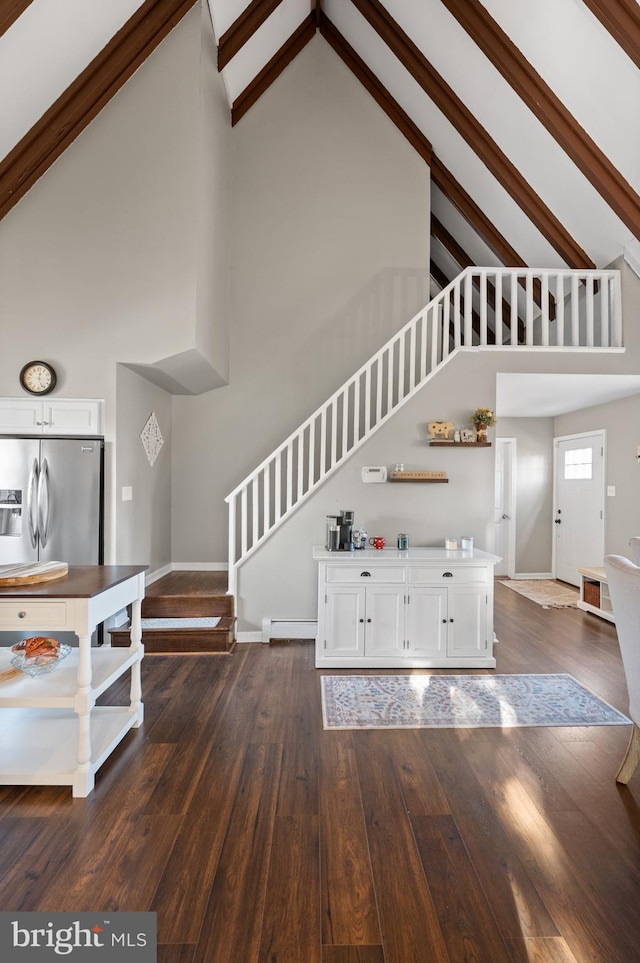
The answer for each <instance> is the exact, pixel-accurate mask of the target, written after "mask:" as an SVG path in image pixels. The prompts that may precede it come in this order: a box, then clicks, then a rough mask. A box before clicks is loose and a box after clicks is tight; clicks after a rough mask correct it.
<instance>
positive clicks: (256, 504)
mask: <svg viewBox="0 0 640 963" xmlns="http://www.w3.org/2000/svg"><path fill="white" fill-rule="evenodd" d="M621 347H622V319H621V296H620V274H619V272H618V271H569V270H530V269H524V270H523V269H520V268H475V267H473V268H467V269H466V270H464V271H463V272H462V273H461V274H460V275H459V276H458V277H457V278H455V279H454V280H453V281H452V282H451V283H450V284H447V285H446V286H445V287H444V288H443V289H442V290H441V291H440V293H439V294H438V295H437V296H436V297H435V298H433V299H432V300H431V301H430V302H429V303H428V304H427V305H425V307H424V308H423V309H422V310H421V311H420V312H418V314H417V315H416V316H415V317H414V318H412V319H411V321H409V322H408V323H407V324H406V325H405V326H404V327H403V328H402V329H401V330H400V331H399V332H398V333H397V334H396V335H394V336H393V337H392V338H391V339H390V340H389V341H388V342H387V343H386V344H385V345H384V346H383V347H382V348H381V349H380V350H379V351H378V352H377V353H376V354H375V355H374V356H373V357H372V358H370V359H369V361H367V362H366V363H365V364H364V365H362V367H361V368H360V369H359V370H358V371H357V372H356V373H355V374H354V375H353V376H352V377H351V378H350V379H349V380H348V381H347V382H345V384H344V385H342V387H341V388H339V389H338V390H337V391H336V392H334V394H332V395H331V397H330V398H329V399H328V400H327V401H326V402H325V403H324V404H323V405H321V406H320V408H318V409H317V410H316V411H315V412H314V413H313V414H312V415H311V416H310V417H309V418H307V420H306V421H305V422H303V424H302V425H301V426H300V427H299V428H298V429H297V430H296V431H294V432H293V433H292V434H291V435H290V436H289V437H288V438H287V439H286V440H285V441H284V442H282V444H281V445H280V446H279V447H278V448H277V449H276V450H275V451H274V452H273V453H272V454H271V455H269V457H268V458H266V459H265V460H264V461H263V462H262V463H261V464H260V465H258V467H257V468H256V469H255V470H254V471H253V472H252V473H251V474H250V475H248V476H247V477H246V478H245V479H243V480H242V481H241V482H240V483H239V484H238V485H237V486H236V487H235V488H234V490H233V491H232V492H230V494H229V495H227V498H226V501H227V503H228V505H229V549H228V555H229V583H228V591H229V593H230V594H231V595H233V594H234V592H235V588H236V573H237V570H238V568H239V566H241V565H242V564H243V563H244V562H245V561H246V560H247V559H248V558H250V556H251V555H252V554H253V553H254V552H256V551H257V550H258V548H259V547H260V546H261V545H262V544H263V543H264V541H265V540H266V539H267V538H269V537H270V536H271V535H272V534H273V532H274V531H276V530H277V529H278V528H279V527H280V526H281V525H282V524H283V523H284V522H285V521H286V519H287V518H288V517H289V516H290V515H291V514H292V512H294V511H296V509H297V508H299V507H300V505H302V504H303V502H304V501H305V500H306V499H307V498H308V497H309V496H310V495H311V494H312V493H313V492H315V491H316V489H317V488H318V487H319V486H320V485H322V484H323V483H324V482H325V481H326V480H327V478H329V477H330V476H331V475H332V474H333V473H334V472H335V471H336V470H337V469H338V468H339V467H340V466H341V465H342V464H344V462H345V461H346V459H347V458H349V457H350V456H351V455H353V454H354V453H355V452H356V451H357V450H358V448H360V446H361V445H363V444H364V443H365V442H366V441H367V440H368V439H369V438H370V437H371V435H372V434H373V433H374V432H375V431H377V430H378V428H380V427H381V426H382V425H383V424H385V422H386V421H387V420H388V419H389V418H390V417H392V415H393V414H394V413H395V412H396V411H397V410H398V409H399V408H400V407H401V406H402V405H404V404H405V403H406V402H407V401H409V399H410V398H412V397H413V396H414V395H415V394H416V392H417V391H419V390H420V389H421V388H422V387H423V386H424V385H425V384H426V383H427V381H429V380H430V379H431V378H433V377H434V376H435V375H436V374H437V372H438V371H439V370H440V369H441V368H442V367H443V365H445V364H446V363H447V362H448V361H449V360H450V359H451V358H452V357H453V356H454V355H455V354H456V353H457V352H458V351H465V350H496V349H500V350H506V351H522V350H536V351H589V350H597V351H598V352H603V351H608V350H612V349H613V350H619V349H620V348H621Z"/></svg>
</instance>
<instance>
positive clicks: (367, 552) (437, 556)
mask: <svg viewBox="0 0 640 963" xmlns="http://www.w3.org/2000/svg"><path fill="white" fill-rule="evenodd" d="M313 558H314V560H315V561H316V562H337V563H340V562H351V563H352V564H353V563H355V564H356V565H359V564H360V563H362V562H366V563H367V565H368V564H370V563H371V562H399V561H404V562H454V561H455V562H460V563H462V564H465V563H473V562H483V563H484V564H485V565H486V564H487V563H489V564H495V563H496V562H499V561H501V559H500V556H499V555H492V554H491V553H490V552H483V551H482V550H481V549H479V548H472V549H469V550H468V551H463V550H462V549H460V548H458V549H451V550H449V549H446V548H419V547H418V548H409V549H407V550H406V551H404V552H401V551H400V550H399V549H397V548H395V547H391V546H390V547H388V548H387V547H385V548H379V549H378V548H359V549H357V551H354V552H329V551H327V549H326V548H325V547H324V545H314V546H313Z"/></svg>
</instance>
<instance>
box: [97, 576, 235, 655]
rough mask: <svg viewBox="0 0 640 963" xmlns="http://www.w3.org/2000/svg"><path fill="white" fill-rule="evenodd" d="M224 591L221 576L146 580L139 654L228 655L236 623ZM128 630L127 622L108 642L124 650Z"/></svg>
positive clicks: (232, 608)
mask: <svg viewBox="0 0 640 963" xmlns="http://www.w3.org/2000/svg"><path fill="white" fill-rule="evenodd" d="M226 590H227V573H226V572H171V573H170V574H169V575H165V576H164V577H163V578H161V579H158V580H157V581H156V582H152V583H151V585H149V586H147V590H146V596H145V598H144V600H143V602H142V642H143V644H144V648H145V654H147V653H149V654H153V653H163V654H167V653H180V654H187V653H193V654H198V655H200V654H204V653H229V652H231V651H232V650H233V648H234V647H235V624H236V619H235V611H234V599H233V596H231V595H227V592H226ZM216 620H217V622H216V624H215V625H213V624H212V622H215V621H216ZM129 631H130V623H127V624H125V625H121V626H119V627H118V628H117V629H112V630H111V632H110V635H111V644H112V645H113V646H128V645H129V644H130V639H129Z"/></svg>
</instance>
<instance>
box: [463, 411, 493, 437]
mask: <svg viewBox="0 0 640 963" xmlns="http://www.w3.org/2000/svg"><path fill="white" fill-rule="evenodd" d="M469 421H470V422H471V424H472V425H473V427H474V428H475V430H476V436H477V437H476V440H477V441H479V442H486V440H487V428H491V427H492V426H493V425H495V423H496V419H495V415H494V413H493V412H492V411H491V410H490V409H489V408H476V410H475V411H474V412H473V414H472V415H471V418H470V419H469Z"/></svg>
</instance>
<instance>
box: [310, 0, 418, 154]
mask: <svg viewBox="0 0 640 963" xmlns="http://www.w3.org/2000/svg"><path fill="white" fill-rule="evenodd" d="M319 20H320V33H321V34H322V36H323V37H324V39H325V40H326V41H327V43H329V44H330V45H331V46H332V47H333V49H334V50H335V52H336V53H337V54H338V56H339V57H340V58H341V59H342V60H343V61H344V63H345V64H346V65H347V67H348V68H349V69H350V70H351V72H352V73H353V74H354V76H355V77H357V78H358V80H359V81H360V83H361V84H362V85H363V87H365V88H366V90H368V91H369V93H370V94H371V96H372V97H373V99H374V100H375V101H376V103H377V104H378V105H379V106H380V107H382V109H383V110H384V112H385V114H386V115H387V117H389V119H390V120H391V121H393V123H394V124H395V126H396V127H397V128H398V130H399V131H400V133H401V134H403V136H404V137H406V139H407V140H408V141H409V143H410V144H411V145H412V147H414V148H415V150H416V151H417V152H418V154H419V155H420V156H421V157H422V159H423V160H424V161H426V163H427V164H431V143H430V142H429V140H428V139H427V138H426V137H425V136H424V134H423V133H422V131H421V130H420V128H419V127H417V126H416V124H414V122H413V121H412V120H411V118H410V117H409V115H408V114H406V113H405V111H404V110H403V109H402V107H401V106H400V104H399V103H398V102H397V101H396V100H394V98H393V97H392V96H391V94H390V93H389V91H388V90H387V89H386V87H384V85H383V84H381V83H380V81H379V80H378V78H377V77H376V76H375V74H374V73H373V72H372V71H371V70H369V68H368V67H367V65H366V64H365V62H364V60H362V58H361V57H359V56H358V54H357V53H356V52H355V50H354V49H353V47H351V46H350V45H349V44H348V43H347V41H346V40H345V39H344V37H343V36H342V34H341V33H340V31H339V30H337V29H336V27H334V25H333V24H332V23H331V21H330V20H329V18H328V17H327V16H326V14H324V13H323V12H322V11H320V17H319Z"/></svg>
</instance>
